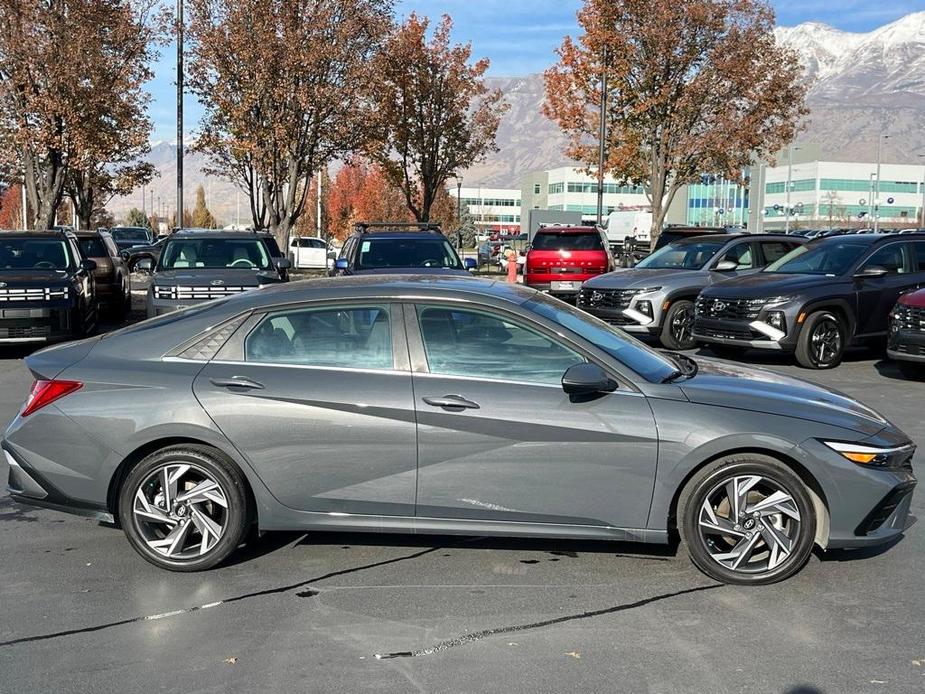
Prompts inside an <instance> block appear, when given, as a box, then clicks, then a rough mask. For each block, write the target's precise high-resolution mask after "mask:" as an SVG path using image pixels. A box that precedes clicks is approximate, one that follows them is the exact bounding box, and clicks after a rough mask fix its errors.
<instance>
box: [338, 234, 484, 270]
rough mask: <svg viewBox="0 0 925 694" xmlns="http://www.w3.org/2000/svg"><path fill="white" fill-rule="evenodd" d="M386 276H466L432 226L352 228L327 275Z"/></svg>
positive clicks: (447, 242)
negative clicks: (405, 274)
mask: <svg viewBox="0 0 925 694" xmlns="http://www.w3.org/2000/svg"><path fill="white" fill-rule="evenodd" d="M473 265H474V261H473ZM387 273H414V274H439V275H468V274H469V273H468V272H467V270H466V266H464V265H463V262H462V261H461V260H460V259H459V256H458V255H457V254H456V251H455V250H454V249H453V245H452V244H451V243H450V242H449V240H448V239H447V238H446V236H444V235H443V234H442V233H441V231H440V227H439V226H437V225H435V224H426V223H425V224H403V223H392V222H375V223H371V222H359V223H357V224H355V225H354V233H353V235H352V236H351V237H350V238H349V239H347V241H346V242H344V246H343V248H342V249H341V252H340V257H339V258H338V259H337V260H336V261H334V268H333V269H332V270H331V271H330V274H331V275H361V274H387Z"/></svg>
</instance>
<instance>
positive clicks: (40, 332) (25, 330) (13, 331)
mask: <svg viewBox="0 0 925 694" xmlns="http://www.w3.org/2000/svg"><path fill="white" fill-rule="evenodd" d="M49 335H51V327H50V326H48V325H32V326H27V327H8V328H0V340H2V339H7V340H9V339H17V338H37V337H48V336H49Z"/></svg>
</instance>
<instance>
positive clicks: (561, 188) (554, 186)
mask: <svg viewBox="0 0 925 694" xmlns="http://www.w3.org/2000/svg"><path fill="white" fill-rule="evenodd" d="M564 192H565V184H564V183H562V182H559V183H550V184H549V194H550V195H556V194H558V193H564Z"/></svg>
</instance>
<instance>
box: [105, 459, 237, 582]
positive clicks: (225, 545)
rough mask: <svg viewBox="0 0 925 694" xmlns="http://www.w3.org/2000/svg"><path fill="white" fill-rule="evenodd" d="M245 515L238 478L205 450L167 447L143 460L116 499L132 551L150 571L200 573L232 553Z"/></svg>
mask: <svg viewBox="0 0 925 694" xmlns="http://www.w3.org/2000/svg"><path fill="white" fill-rule="evenodd" d="M249 517H250V509H249V508H248V497H247V493H246V491H245V481H244V477H243V475H242V474H241V472H240V471H239V470H238V469H237V468H236V467H235V466H234V465H232V464H230V463H229V462H227V461H226V460H225V459H224V458H223V456H221V455H220V454H219V453H218V452H217V451H215V450H214V449H211V448H209V447H207V446H198V445H180V446H170V447H168V448H164V449H162V450H159V451H156V452H155V453H152V454H151V455H149V456H148V457H146V458H144V459H143V460H142V461H141V462H140V463H139V464H138V465H137V466H135V468H133V469H132V471H131V472H130V473H129V474H128V476H127V477H126V479H125V482H124V483H123V485H122V489H121V491H120V494H119V518H120V520H121V521H122V527H123V529H124V530H125V534H126V536H127V537H128V540H129V542H130V543H131V545H132V547H133V548H134V549H135V551H137V552H138V553H139V554H140V555H141V556H142V557H144V558H145V559H146V560H147V561H149V562H151V563H152V564H154V565H155V566H159V567H161V568H163V569H169V570H171V571H201V570H203V569H210V568H212V567H213V566H216V565H217V564H219V563H221V562H222V561H224V560H225V559H227V558H228V556H230V555H231V553H232V552H234V551H235V549H236V548H237V547H238V545H239V544H240V543H241V541H242V540H243V538H244V534H245V531H246V529H247V526H248V522H249Z"/></svg>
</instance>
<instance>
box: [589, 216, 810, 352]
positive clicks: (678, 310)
mask: <svg viewBox="0 0 925 694" xmlns="http://www.w3.org/2000/svg"><path fill="white" fill-rule="evenodd" d="M804 243H806V239H804V238H800V237H795V236H784V235H781V234H760V235H758V234H735V235H729V234H709V235H705V236H694V237H692V238H686V239H681V240H678V241H675V242H673V243H670V244H668V245H667V246H663V247H662V248H660V249H658V250H657V251H655V253H653V254H652V255H650V256H649V257H648V258H646V259H645V260H643V261H642V262H640V263H639V264H638V265H637V266H636V267H633V268H623V269H620V270H615V271H614V272H609V273H607V274H606V275H599V276H597V277H595V278H593V279H590V280H588V281H587V282H585V283H584V284H583V285H582V287H581V291H580V292H579V293H578V302H577V303H578V307H579V308H582V309H584V310H585V311H587V312H588V313H591V314H592V315H595V316H597V317H598V318H601V319H602V320H605V321H607V322H608V323H610V324H611V325H618V326H620V327H621V328H623V330H626V331H627V332H631V333H636V334H643V335H649V336H651V337H655V338H658V339H659V340H660V341H661V343H662V344H663V345H664V346H665V347H667V348H669V349H692V348H693V347H694V346H695V344H696V343H695V341H694V337H693V332H692V328H693V322H694V300H695V299H696V298H697V295H698V294H699V293H700V290H701V289H704V288H706V287H709V286H710V285H712V284H714V283H716V282H721V281H723V280H726V279H729V278H730V277H736V276H738V275H742V274H745V273H749V272H754V271H756V270H759V269H761V268H763V267H764V266H765V265H768V264H769V263H772V262H774V261H775V260H777V259H778V258H782V257H783V256H785V255H786V254H787V253H789V252H790V251H792V250H793V249H794V248H796V247H797V246H801V245H803V244H804Z"/></svg>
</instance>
